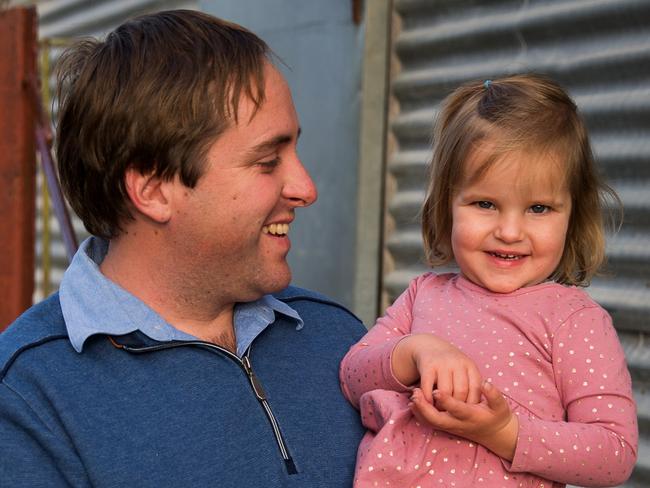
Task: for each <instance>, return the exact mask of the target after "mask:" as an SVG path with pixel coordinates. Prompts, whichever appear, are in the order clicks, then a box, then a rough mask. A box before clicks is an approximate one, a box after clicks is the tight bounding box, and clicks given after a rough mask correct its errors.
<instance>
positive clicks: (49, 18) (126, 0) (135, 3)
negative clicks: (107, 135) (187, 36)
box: [34, 0, 197, 302]
mask: <svg viewBox="0 0 650 488" xmlns="http://www.w3.org/2000/svg"><path fill="white" fill-rule="evenodd" d="M36 6H37V10H38V16H39V38H40V39H41V41H42V42H44V43H45V44H47V42H48V41H51V40H54V41H55V42H54V44H53V46H52V48H51V49H50V52H49V56H48V61H49V63H48V62H42V64H41V66H42V68H43V67H45V69H46V70H47V69H48V68H47V66H48V65H49V66H52V65H53V64H54V62H55V60H56V57H57V56H58V54H59V53H60V52H61V49H62V47H61V45H64V44H65V43H66V41H67V40H71V39H73V38H75V37H79V36H94V37H101V36H102V35H104V34H105V33H107V32H109V31H110V30H112V29H113V28H115V27H117V26H118V25H119V24H121V23H122V22H123V21H124V20H126V19H127V18H129V17H132V16H134V15H138V14H143V13H147V12H152V11H157V10H163V9H171V8H188V9H192V8H197V2H196V1H192V0H185V1H182V0H93V1H88V0H50V1H40V2H36ZM50 82H51V85H52V86H54V82H53V80H52V79H51V78H50ZM43 195H44V192H43V178H42V176H41V175H39V179H38V196H37V201H36V205H37V221H36V232H37V240H36V277H35V278H36V281H35V290H34V302H36V301H38V300H41V299H42V298H44V296H45V295H48V294H49V293H51V292H52V291H54V290H56V289H57V288H58V287H59V283H60V282H61V278H62V277H63V272H64V271H65V269H66V268H67V266H68V261H67V258H66V252H65V249H64V247H63V242H62V239H61V232H60V230H59V225H58V222H57V221H56V218H55V217H54V214H53V213H52V212H48V206H47V205H44V199H43ZM73 225H74V228H75V232H76V235H77V238H78V240H79V242H81V241H82V240H83V239H84V238H85V237H87V235H88V234H87V232H86V230H85V229H84V226H83V224H82V223H81V221H80V220H79V219H78V218H76V217H74V218H73Z"/></svg>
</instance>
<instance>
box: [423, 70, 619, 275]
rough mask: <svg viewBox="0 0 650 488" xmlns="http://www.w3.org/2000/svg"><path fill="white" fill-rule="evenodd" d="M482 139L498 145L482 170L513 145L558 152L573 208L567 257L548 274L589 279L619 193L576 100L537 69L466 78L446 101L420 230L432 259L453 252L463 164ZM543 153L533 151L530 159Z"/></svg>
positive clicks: (441, 259) (445, 257)
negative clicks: (603, 172) (605, 173)
mask: <svg viewBox="0 0 650 488" xmlns="http://www.w3.org/2000/svg"><path fill="white" fill-rule="evenodd" d="M482 142H489V143H490V144H491V145H493V146H494V150H493V151H492V154H491V155H490V157H488V158H487V160H486V161H485V162H484V163H483V164H482V165H481V166H480V168H479V171H478V174H474V175H469V177H470V179H474V178H476V177H480V176H481V175H482V174H484V173H485V171H487V169H489V167H491V165H492V164H494V163H495V162H496V161H498V160H499V156H501V155H503V154H505V153H507V152H510V151H514V150H523V151H526V152H529V153H530V154H531V156H535V155H553V156H554V158H553V159H554V160H556V161H559V163H560V166H561V169H562V170H563V171H564V178H565V180H564V181H565V182H566V185H567V188H568V190H569V192H570V194H571V201H572V209H571V217H570V220H569V227H568V230H567V236H566V241H565V245H564V252H563V254H562V259H561V260H560V263H559V264H558V266H557V268H556V269H555V271H554V272H553V273H552V274H551V276H549V277H548V278H550V279H554V280H555V281H557V282H559V283H564V284H570V285H579V286H587V285H588V284H589V282H590V280H591V278H592V277H593V275H594V274H595V273H596V272H597V271H598V269H599V268H600V266H601V265H602V264H603V262H604V260H605V231H604V218H603V209H604V208H605V207H606V202H607V200H608V199H611V201H612V202H613V203H614V204H615V206H617V207H618V208H621V207H620V199H619V198H618V196H617V195H616V193H615V192H614V190H613V189H611V188H610V187H609V186H608V185H607V184H605V183H604V182H603V181H602V179H601V177H600V175H599V174H598V171H597V169H596V164H595V162H594V157H593V154H592V151H591V145H590V143H589V137H588V135H587V130H586V127H585V123H584V121H583V120H582V118H581V117H580V115H579V114H578V111H577V107H576V105H575V103H574V102H573V101H572V100H571V98H570V97H569V96H568V94H567V93H566V92H565V91H564V90H563V89H562V88H561V87H560V86H559V85H558V84H557V83H555V82H554V81H552V80H550V79H548V78H546V77H543V76H540V75H535V74H522V75H514V76H509V77H506V78H501V79H497V80H493V81H475V82H470V83H467V84H465V85H463V86H461V87H460V88H458V89H457V90H455V91H454V92H453V93H451V94H450V95H449V96H448V97H447V98H446V99H445V100H444V101H443V103H442V108H441V111H440V114H439V116H438V118H437V120H436V124H435V126H434V132H433V158H432V161H431V169H430V179H429V185H428V189H427V196H426V199H425V201H424V204H423V206H422V236H423V238H424V246H425V253H426V258H427V261H428V263H429V264H430V265H431V266H438V265H441V264H445V263H448V262H449V261H451V260H452V259H453V257H454V256H453V252H452V247H451V228H452V215H451V202H452V199H453V197H454V196H455V194H456V192H457V191H458V190H459V189H460V186H461V185H462V184H463V183H464V181H465V180H464V178H466V177H468V175H466V174H465V173H464V165H465V163H466V162H467V160H468V159H469V157H470V155H471V153H472V151H473V150H474V149H475V148H476V147H477V146H478V145H479V144H481V143H482ZM538 161H539V158H536V157H531V158H530V164H536V163H537V162H538Z"/></svg>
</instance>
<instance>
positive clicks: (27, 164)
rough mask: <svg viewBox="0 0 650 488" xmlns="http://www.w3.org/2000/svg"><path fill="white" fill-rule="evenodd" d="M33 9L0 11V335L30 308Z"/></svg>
mask: <svg viewBox="0 0 650 488" xmlns="http://www.w3.org/2000/svg"><path fill="white" fill-rule="evenodd" d="M36 18H37V17H36V10H35V9H34V8H33V7H30V8H25V7H17V8H11V9H8V10H0V330H3V329H4V328H5V327H7V326H8V325H9V324H10V323H11V322H12V321H13V320H14V319H15V318H16V317H17V316H18V315H20V313H22V312H23V311H24V310H25V309H27V308H28V307H29V306H30V305H31V303H32V294H33V291H34V238H35V222H36V218H35V174H36V161H35V157H36V151H35V141H34V137H35V136H34V134H35V125H34V123H35V121H34V119H35V111H34V98H33V95H32V93H31V90H32V88H31V87H32V84H33V82H34V80H36V79H37V78H36V76H37V74H36V73H37V72H36V43H37V33H36V31H37V28H36Z"/></svg>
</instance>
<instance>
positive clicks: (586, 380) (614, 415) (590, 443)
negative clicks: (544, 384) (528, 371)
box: [510, 306, 639, 486]
mask: <svg viewBox="0 0 650 488" xmlns="http://www.w3.org/2000/svg"><path fill="white" fill-rule="evenodd" d="M553 369H554V374H555V382H556V384H557V386H558V389H559V391H560V394H561V396H562V399H563V404H564V406H565V411H566V420H567V421H566V422H545V421H541V420H531V419H520V427H519V440H518V445H517V452H516V453H515V457H514V459H513V461H512V466H511V468H510V469H511V470H512V471H532V472H535V473H539V474H541V475H542V476H545V477H547V478H550V479H553V480H557V481H562V482H565V483H571V484H575V485H582V486H612V485H619V484H622V483H623V482H624V481H625V480H626V479H627V478H628V477H629V476H630V474H631V472H632V469H633V468H634V463H635V462H636V456H637V445H638V437H639V433H638V426H637V418H636V405H635V403H634V398H633V396H632V383H631V379H630V373H629V372H628V369H627V365H626V363H625V354H624V352H623V348H622V347H621V344H620V343H619V341H618V337H617V335H616V330H615V329H614V327H613V326H612V322H611V317H610V316H609V314H608V313H607V312H606V311H605V310H603V309H602V308H600V307H598V306H594V307H591V308H587V309H582V310H579V311H577V312H575V313H574V314H573V316H571V317H570V318H569V320H568V321H567V322H565V323H564V324H563V325H562V327H560V328H559V329H558V330H557V331H556V332H555V335H554V337H553ZM549 466H550V467H549Z"/></svg>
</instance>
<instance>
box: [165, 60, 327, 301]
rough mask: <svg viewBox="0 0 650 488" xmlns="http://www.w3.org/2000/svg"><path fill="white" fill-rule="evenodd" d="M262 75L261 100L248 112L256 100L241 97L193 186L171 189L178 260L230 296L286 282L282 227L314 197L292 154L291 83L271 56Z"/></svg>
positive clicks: (204, 283)
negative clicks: (234, 117) (233, 119)
mask: <svg viewBox="0 0 650 488" xmlns="http://www.w3.org/2000/svg"><path fill="white" fill-rule="evenodd" d="M265 77H266V79H265V95H266V100H265V101H264V103H263V104H262V105H261V107H260V108H259V109H258V111H257V112H256V113H255V115H254V116H253V118H252V119H251V115H252V114H253V110H254V105H253V103H252V102H251V101H250V100H249V99H248V98H247V97H242V99H241V100H240V103H239V111H238V123H237V124H236V125H235V124H233V125H232V126H231V127H229V128H228V129H226V130H225V131H224V132H223V133H222V134H221V135H220V136H219V137H218V139H217V140H216V141H215V142H214V143H213V144H212V146H211V147H210V148H209V150H208V153H207V161H206V171H205V173H204V175H203V176H202V177H201V178H200V179H199V181H198V183H197V185H196V187H195V188H193V189H190V188H187V187H185V186H184V185H182V184H181V183H180V182H178V181H176V182H175V186H174V192H173V195H174V197H173V198H174V209H175V210H174V212H175V214H174V215H173V216H172V219H171V221H170V226H171V227H170V229H171V230H172V233H173V236H174V239H178V242H176V243H174V245H175V246H176V247H177V248H180V249H183V250H184V252H183V253H182V254H183V255H184V257H183V258H182V263H178V264H179V266H180V265H182V266H184V268H185V269H187V270H188V271H189V273H188V274H189V276H187V277H186V278H189V279H191V280H192V281H193V282H194V284H196V285H198V288H200V289H202V290H204V291H205V293H208V294H213V293H214V294H215V295H216V294H218V296H219V299H221V300H223V299H226V300H231V301H232V302H237V301H250V300H254V299H257V298H259V297H260V296H262V295H264V294H267V293H272V292H276V291H279V290H281V289H283V288H284V287H286V286H287V285H288V284H289V282H290V279H291V271H290V269H289V266H288V264H287V261H286V257H287V253H288V252H289V248H290V241H289V237H288V235H287V231H288V229H289V227H290V224H291V222H292V221H293V219H294V210H295V208H296V207H305V206H308V205H311V204H312V203H313V202H314V201H315V200H316V196H317V193H316V187H315V186H314V183H313V181H312V180H311V178H310V176H309V174H308V173H307V171H306V170H305V168H304V167H303V165H302V163H301V162H300V159H299V158H298V154H297V153H296V144H297V140H298V136H299V133H300V128H299V125H298V118H297V115H296V111H295V108H294V106H293V101H292V98H291V93H290V91H289V87H288V86H287V83H286V82H285V80H284V78H283V77H282V75H281V74H280V73H279V72H278V71H277V70H276V69H275V68H274V67H272V66H271V65H270V64H269V63H267V65H266V68H265ZM195 280H196V281H195Z"/></svg>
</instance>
